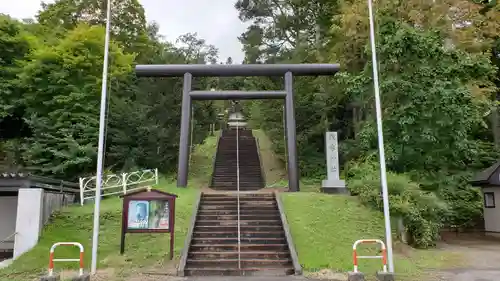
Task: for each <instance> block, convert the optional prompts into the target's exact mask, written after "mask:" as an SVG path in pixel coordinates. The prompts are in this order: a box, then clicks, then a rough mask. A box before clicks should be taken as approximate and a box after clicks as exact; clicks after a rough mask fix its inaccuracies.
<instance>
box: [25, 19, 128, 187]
mask: <svg viewBox="0 0 500 281" xmlns="http://www.w3.org/2000/svg"><path fill="white" fill-rule="evenodd" d="M103 37H104V29H103V28H100V27H90V26H88V25H85V24H82V25H79V26H78V27H77V28H75V29H74V30H72V31H70V32H69V33H68V34H67V36H66V37H65V38H62V39H61V40H60V41H59V43H58V44H57V45H55V46H43V47H40V48H39V49H37V50H35V51H34V52H33V53H32V54H30V56H29V57H28V59H27V61H26V62H25V64H24V67H23V72H22V73H21V74H20V83H22V84H23V85H24V91H25V106H26V119H27V120H28V124H29V125H30V127H31V129H32V130H33V137H32V138H29V139H28V142H27V143H26V147H25V152H24V157H25V160H26V163H27V164H28V165H29V166H32V167H33V168H34V169H35V170H37V171H38V173H40V174H50V175H54V176H60V177H61V176H63V177H65V178H75V177H77V176H78V175H80V174H81V173H85V171H88V170H90V169H93V167H94V165H95V159H96V144H97V135H98V124H99V101H100V99H99V97H100V85H101V70H102V56H103V49H104V46H103V40H102V38H103ZM110 57H111V58H112V61H113V65H112V67H111V68H110V73H109V75H110V77H111V79H117V80H119V79H120V78H121V77H125V75H126V74H127V73H129V72H130V71H131V63H132V60H133V56H131V55H125V54H123V51H122V50H121V49H120V48H119V47H117V46H116V44H114V43H111V45H110Z"/></svg>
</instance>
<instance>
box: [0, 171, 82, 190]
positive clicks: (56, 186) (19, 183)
mask: <svg viewBox="0 0 500 281" xmlns="http://www.w3.org/2000/svg"><path fill="white" fill-rule="evenodd" d="M20 188H43V189H45V190H52V191H60V192H68V193H78V192H79V189H80V186H79V185H78V183H73V182H68V181H64V180H58V179H53V178H48V177H41V176H36V175H33V174H30V173H6V172H4V173H0V191H17V190H18V189H20Z"/></svg>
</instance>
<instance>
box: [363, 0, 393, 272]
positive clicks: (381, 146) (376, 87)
mask: <svg viewBox="0 0 500 281" xmlns="http://www.w3.org/2000/svg"><path fill="white" fill-rule="evenodd" d="M368 13H369V17H370V43H371V49H372V71H373V88H374V92H375V107H376V111H377V133H378V152H379V160H380V183H381V185H382V200H383V204H384V221H385V239H386V246H387V260H388V263H389V272H391V273H394V260H393V256H392V231H391V217H390V212H389V194H388V193H389V192H388V189H387V175H386V167H385V150H384V131H383V129H382V106H381V104H380V86H379V82H378V67H377V65H378V62H377V51H376V49H375V23H374V19H373V3H372V0H368Z"/></svg>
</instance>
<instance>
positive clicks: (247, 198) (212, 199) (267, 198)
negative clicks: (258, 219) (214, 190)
mask: <svg viewBox="0 0 500 281" xmlns="http://www.w3.org/2000/svg"><path fill="white" fill-rule="evenodd" d="M238 197H239V198H240V202H241V201H254V200H259V201H273V202H274V196H260V197H257V196H245V195H243V194H240V196H236V195H235V196H212V197H205V196H202V197H201V202H206V203H209V202H219V201H233V200H235V201H236V200H238Z"/></svg>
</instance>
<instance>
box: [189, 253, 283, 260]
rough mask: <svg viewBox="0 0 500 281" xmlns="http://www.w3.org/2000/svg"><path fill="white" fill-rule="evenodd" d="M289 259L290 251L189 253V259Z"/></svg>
mask: <svg viewBox="0 0 500 281" xmlns="http://www.w3.org/2000/svg"><path fill="white" fill-rule="evenodd" d="M238 256H239V257H240V258H242V259H257V258H259V259H263V258H265V259H288V258H290V253H289V252H288V251H282V252H275V251H256V252H240V254H239V255H238V251H234V252H190V253H189V254H188V258H189V259H193V260H197V259H200V260H205V259H234V258H236V259H237V258H238Z"/></svg>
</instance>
